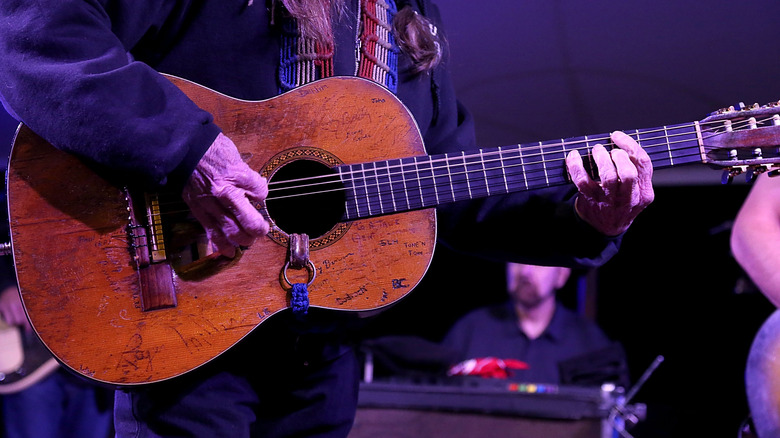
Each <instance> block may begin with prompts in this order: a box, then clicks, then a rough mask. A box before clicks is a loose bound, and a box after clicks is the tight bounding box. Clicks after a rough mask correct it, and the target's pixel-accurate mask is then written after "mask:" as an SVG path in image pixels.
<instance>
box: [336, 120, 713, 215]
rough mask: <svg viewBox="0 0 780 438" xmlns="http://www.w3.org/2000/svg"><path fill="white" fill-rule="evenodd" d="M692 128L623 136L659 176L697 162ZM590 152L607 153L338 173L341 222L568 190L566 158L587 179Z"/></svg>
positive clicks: (515, 155) (534, 153) (525, 149)
mask: <svg viewBox="0 0 780 438" xmlns="http://www.w3.org/2000/svg"><path fill="white" fill-rule="evenodd" d="M696 127H697V125H696V124H695V123H687V124H679V125H670V126H663V127H661V128H653V129H646V130H634V131H626V134H628V135H630V136H632V137H633V138H634V139H635V140H636V141H637V142H638V143H639V144H640V145H641V146H642V147H643V148H644V149H645V151H646V152H647V153H648V155H649V156H650V158H651V160H652V162H653V168H665V167H671V166H675V165H680V164H688V163H694V162H701V154H700V145H699V140H698V135H697V129H696ZM597 144H603V145H605V147H607V148H608V149H609V148H611V147H612V145H611V143H610V139H609V135H608V134H604V135H596V136H584V137H575V138H568V139H562V140H554V141H547V142H539V143H528V144H518V145H514V146H502V147H497V148H489V149H480V150H476V151H469V152H461V153H459V154H441V155H428V156H417V157H409V158H402V159H393V160H386V161H375V162H369V163H360V164H352V165H344V166H339V167H338V168H337V169H336V170H337V172H338V174H339V177H340V179H341V181H342V183H343V184H344V186H345V189H346V213H345V219H346V220H352V219H358V218H364V217H370V216H379V215H384V214H391V213H398V212H404V211H409V210H415V209H420V208H428V207H434V206H437V205H440V204H445V203H449V202H455V201H461V200H467V199H476V198H483V197H487V196H494V195H502V194H507V193H513V192H519V191H524V190H536V189H541V188H546V187H552V186H559V185H563V184H568V183H569V178H568V175H567V172H566V164H565V158H566V155H567V154H568V153H569V152H570V151H572V150H578V151H580V154H581V155H583V156H585V163H586V166H588V167H590V170H591V173H592V174H593V175H595V174H596V173H597V172H596V170H595V165H594V164H593V163H592V162H591V161H590V160H589V159H587V157H589V156H590V151H591V150H592V148H593V147H594V146H596V145H597Z"/></svg>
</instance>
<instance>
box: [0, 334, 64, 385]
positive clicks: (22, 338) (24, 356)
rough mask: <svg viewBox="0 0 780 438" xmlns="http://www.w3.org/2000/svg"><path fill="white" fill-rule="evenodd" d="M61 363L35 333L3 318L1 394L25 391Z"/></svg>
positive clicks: (0, 366)
mask: <svg viewBox="0 0 780 438" xmlns="http://www.w3.org/2000/svg"><path fill="white" fill-rule="evenodd" d="M58 367H59V364H58V363H57V359H55V358H54V357H52V355H51V353H49V350H48V349H46V347H44V346H43V344H42V343H41V342H40V340H38V337H37V336H36V335H35V333H31V332H28V331H25V330H23V329H21V328H20V327H18V326H13V325H8V324H6V323H5V322H3V321H2V320H0V395H2V394H13V393H15V392H19V391H22V390H24V389H26V388H28V387H30V386H31V385H33V384H35V383H37V382H39V381H41V380H42V379H43V378H45V377H46V376H48V375H49V374H51V373H52V372H54V371H55V370H56V369H57V368H58Z"/></svg>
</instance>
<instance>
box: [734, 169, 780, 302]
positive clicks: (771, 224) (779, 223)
mask: <svg viewBox="0 0 780 438" xmlns="http://www.w3.org/2000/svg"><path fill="white" fill-rule="evenodd" d="M778 196H780V180H778V179H775V178H767V177H765V176H762V177H761V178H760V179H759V180H758V181H756V183H755V186H754V187H753V188H752V190H751V193H750V194H749V195H748V197H747V198H746V199H745V202H744V204H743V205H742V208H741V209H740V211H739V213H738V214H737V217H736V219H735V221H734V226H733V229H732V234H731V250H732V253H733V255H734V258H735V259H736V260H737V262H738V263H739V264H740V266H742V268H743V269H744V270H745V272H746V273H747V274H748V276H750V278H751V279H752V280H753V282H754V283H755V284H756V286H757V287H758V288H759V289H760V290H761V292H763V293H764V294H765V295H766V296H767V298H769V300H770V301H772V302H773V303H774V304H775V305H776V306H780V207H779V206H780V197H778Z"/></svg>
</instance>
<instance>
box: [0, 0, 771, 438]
mask: <svg viewBox="0 0 780 438" xmlns="http://www.w3.org/2000/svg"><path fill="white" fill-rule="evenodd" d="M439 3H440V6H441V11H442V14H443V16H444V19H445V24H446V25H447V31H448V33H447V37H448V39H449V41H450V43H451V47H452V52H451V54H450V55H451V61H450V62H451V63H452V70H453V74H454V81H455V84H456V87H457V89H458V91H459V94H460V97H461V99H462V100H463V101H464V103H466V105H467V106H468V107H469V108H470V109H471V110H472V112H473V113H474V116H475V119H476V121H477V127H478V138H479V141H480V144H481V146H482V147H493V146H500V145H508V144H514V143H525V142H533V141H539V140H548V139H554V138H561V137H573V136H579V135H585V134H600V133H605V132H609V131H612V130H615V129H634V128H648V127H655V126H661V125H666V124H674V123H682V122H690V121H694V120H699V119H701V118H704V117H705V116H706V115H707V114H708V113H709V112H711V111H714V110H716V109H719V108H722V107H726V106H729V105H732V104H735V103H737V102H740V101H744V102H746V103H748V104H750V103H753V102H758V103H761V104H763V103H767V102H770V101H774V100H777V99H780V84H778V83H777V79H778V77H780V62H779V61H778V59H779V57H778V55H780V49H778V39H777V31H776V29H777V22H778V19H779V18H780V2H777V1H776V0H765V1H755V0H746V1H739V2H726V1H707V2H702V1H693V0H676V1H674V2H659V1H644V0H643V1H630V2H627V1H620V0H609V1H606V0H596V1H588V2H583V1H573V0H546V1H536V2H523V1H518V0H490V1H485V2H473V1H470V2H467V1H465V0H447V1H440V2H439ZM5 116H6V115H5V114H0V117H5ZM0 128H1V129H0V134H2V136H3V137H2V138H3V139H8V140H2V141H3V143H4V144H8V142H10V135H11V134H12V132H13V128H14V124H13V122H12V121H10V120H6V119H3V122H2V123H0ZM3 158H5V156H4V157H3ZM720 177H721V175H720V172H718V171H716V170H712V169H710V168H708V167H706V166H703V165H702V166H699V165H692V166H685V167H682V168H673V169H669V170H664V171H659V172H656V175H655V178H654V181H655V185H656V201H655V202H654V203H653V205H651V206H650V207H649V208H648V209H647V211H645V212H644V213H643V214H642V215H641V216H640V217H639V219H638V220H637V221H636V222H635V224H634V225H633V227H632V229H631V230H630V231H629V232H628V233H627V234H626V236H625V239H624V244H623V248H622V250H621V253H620V254H619V255H618V256H616V257H615V258H614V259H613V260H611V261H610V262H609V263H607V265H605V266H604V267H602V268H601V269H599V270H598V271H595V272H581V273H579V274H580V275H582V277H581V278H580V282H579V283H577V281H576V279H575V281H574V282H573V283H572V284H573V285H570V286H569V287H568V288H567V290H566V291H564V295H563V297H564V299H565V300H566V301H567V302H568V303H572V305H575V304H576V303H577V302H578V301H577V294H578V293H580V292H583V291H584V293H585V295H586V299H585V308H586V312H587V314H588V315H589V316H592V317H593V318H595V319H596V320H597V321H598V322H599V323H600V324H601V325H602V326H603V327H604V328H605V330H606V331H607V333H608V334H609V335H610V336H611V337H613V338H614V339H616V340H619V341H621V342H622V343H623V345H624V346H625V348H626V350H627V352H628V356H629V365H630V368H631V373H632V377H633V378H634V379H637V378H638V377H639V376H640V375H641V374H642V372H643V371H644V370H645V369H646V368H647V367H648V366H649V365H650V363H651V362H652V360H653V359H654V358H655V357H656V356H657V355H663V356H664V358H665V361H664V362H663V363H662V364H661V366H660V367H659V368H658V370H657V371H656V372H655V373H654V374H653V375H652V376H651V377H650V379H649V380H648V381H647V383H646V384H645V386H644V387H643V388H642V389H641V390H640V391H639V393H638V394H637V397H636V399H635V400H634V401H637V402H642V403H646V404H647V405H648V418H647V420H645V421H644V422H642V423H640V426H639V427H637V428H636V429H634V430H632V434H633V435H634V436H635V437H637V438H640V437H657V436H666V437H672V436H708V437H735V436H736V433H737V428H738V426H739V424H740V422H741V421H742V420H743V419H744V418H745V416H746V415H747V403H746V402H745V386H744V382H743V374H744V366H745V360H746V357H747V353H748V351H749V348H750V342H751V341H752V338H753V336H754V334H755V332H756V331H757V330H758V328H759V327H760V325H761V323H762V322H763V321H764V319H765V318H766V317H767V316H768V315H769V313H770V312H771V311H772V310H774V307H773V306H771V305H770V304H769V303H768V302H767V301H766V299H764V297H763V296H761V295H760V294H758V293H756V292H755V291H754V290H751V288H750V287H749V284H748V285H747V286H745V285H746V283H745V281H744V280H745V279H744V275H743V273H742V271H741V270H740V269H739V267H738V266H737V265H736V263H735V262H734V260H733V258H732V257H731V255H730V252H729V246H728V236H729V232H730V225H731V221H732V220H733V218H734V216H735V214H736V211H737V209H738V208H739V205H740V204H741V202H742V199H744V196H745V195H746V193H747V191H748V190H749V186H747V185H746V184H744V183H742V182H739V181H737V182H735V183H734V184H732V185H721V184H720ZM517 232H521V233H522V232H531V231H529V230H517ZM485 238H491V236H485ZM503 275H504V274H503V268H502V266H500V265H497V264H495V263H491V262H487V261H484V260H480V259H477V258H474V257H470V256H465V255H460V254H454V253H452V252H450V251H448V250H446V249H445V248H442V247H439V248H438V249H437V253H436V256H435V257H434V261H433V264H432V266H431V269H430V272H429V274H428V276H427V277H426V278H425V279H424V280H423V283H422V284H421V285H420V286H419V287H418V288H417V290H415V291H414V292H413V293H412V294H411V295H410V296H409V297H407V298H406V299H404V300H402V301H401V302H400V303H399V304H397V305H396V306H395V307H393V308H391V309H389V310H388V311H386V312H385V313H384V314H382V315H381V316H380V317H379V318H378V319H377V320H376V325H375V326H374V328H375V329H377V330H379V331H381V332H382V333H401V334H415V335H420V336H424V337H427V338H430V339H433V340H438V339H439V338H440V337H441V336H442V335H443V334H444V332H445V331H446V329H447V328H448V326H449V324H451V323H452V321H454V320H455V319H456V318H457V317H458V316H460V315H461V314H462V313H463V312H465V311H467V310H469V309H471V308H473V307H475V306H478V305H482V304H486V303H489V302H494V301H496V300H500V299H502V298H503V297H504V295H503V294H504V290H503V289H504V277H503ZM738 292H739V293H738Z"/></svg>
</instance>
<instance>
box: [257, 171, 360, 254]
mask: <svg viewBox="0 0 780 438" xmlns="http://www.w3.org/2000/svg"><path fill="white" fill-rule="evenodd" d="M268 185H269V193H268V198H267V199H266V202H265V204H266V209H267V210H268V215H269V216H270V218H271V220H273V222H274V223H275V224H276V226H277V227H279V229H281V230H282V231H284V232H285V233H287V234H292V233H297V234H307V235H308V236H309V238H311V239H315V238H317V237H320V236H322V235H324V234H325V233H327V232H328V231H330V230H331V229H333V227H334V226H336V224H337V223H338V222H340V221H341V220H342V219H343V217H344V202H345V193H344V185H343V184H342V183H341V180H340V178H339V176H338V175H337V174H336V172H335V171H334V170H333V169H331V168H330V167H328V166H326V165H325V164H323V163H320V162H317V161H312V160H295V161H291V162H289V163H287V164H285V165H283V166H282V167H280V168H279V169H278V170H277V171H276V172H274V174H273V175H272V176H271V178H270V179H269V182H268Z"/></svg>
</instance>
